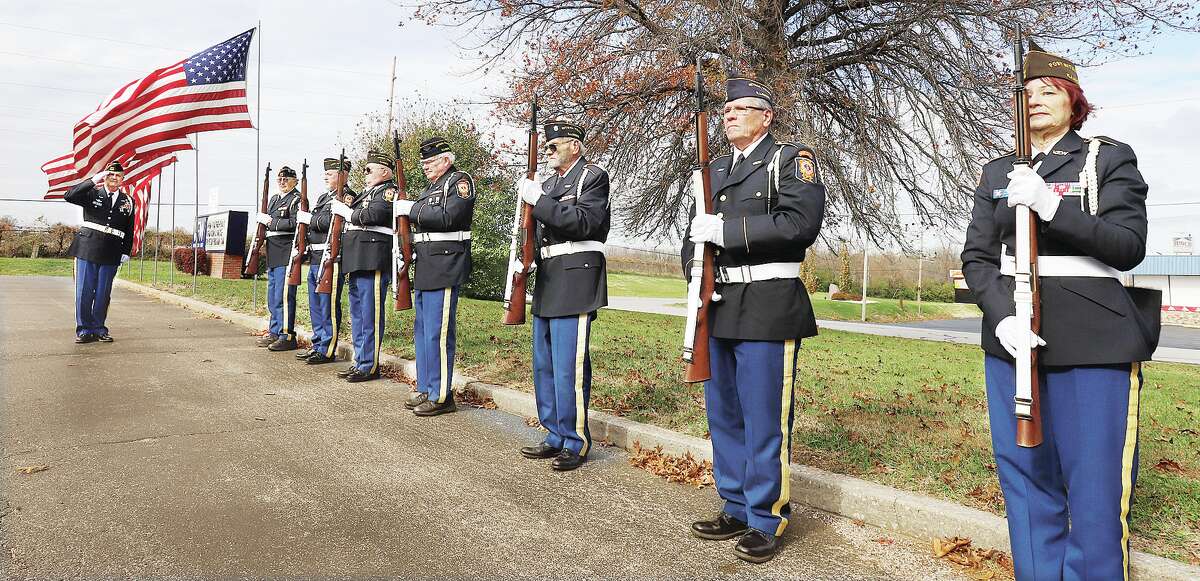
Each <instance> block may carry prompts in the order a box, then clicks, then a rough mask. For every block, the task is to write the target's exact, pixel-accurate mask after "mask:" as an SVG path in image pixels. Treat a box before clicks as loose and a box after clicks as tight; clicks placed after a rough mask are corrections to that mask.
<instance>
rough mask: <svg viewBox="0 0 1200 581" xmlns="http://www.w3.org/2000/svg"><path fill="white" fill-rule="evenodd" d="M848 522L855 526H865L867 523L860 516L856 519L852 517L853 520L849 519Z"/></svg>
mask: <svg viewBox="0 0 1200 581" xmlns="http://www.w3.org/2000/svg"><path fill="white" fill-rule="evenodd" d="M850 523H851V524H853V525H854V526H856V527H865V526H867V523H866V521H864V520H863V519H861V518H856V519H854V520H852V521H850Z"/></svg>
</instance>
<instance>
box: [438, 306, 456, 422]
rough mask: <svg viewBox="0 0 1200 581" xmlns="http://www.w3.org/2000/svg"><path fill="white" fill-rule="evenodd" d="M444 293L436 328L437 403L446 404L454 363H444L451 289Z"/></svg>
mask: <svg viewBox="0 0 1200 581" xmlns="http://www.w3.org/2000/svg"><path fill="white" fill-rule="evenodd" d="M445 291H446V292H445V294H444V295H443V296H442V324H441V326H440V327H438V328H439V329H440V331H439V333H438V349H439V351H440V353H441V357H440V359H438V361H441V369H439V370H438V374H439V375H440V376H441V378H442V381H441V385H440V386H439V387H438V389H439V391H438V400H437V402H438V403H445V402H446V395H447V393H448V392H449V383H450V370H451V369H454V362H453V361H446V339H447V338H448V337H449V332H450V331H449V329H448V326H449V325H450V293H451V292H452V289H449V288H447V289H445Z"/></svg>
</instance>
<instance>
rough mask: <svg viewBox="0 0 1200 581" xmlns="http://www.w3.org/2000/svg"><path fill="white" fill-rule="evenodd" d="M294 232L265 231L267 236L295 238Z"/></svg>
mask: <svg viewBox="0 0 1200 581" xmlns="http://www.w3.org/2000/svg"><path fill="white" fill-rule="evenodd" d="M295 235H296V231H295V230H293V231H291V232H288V231H287V230H267V236H295Z"/></svg>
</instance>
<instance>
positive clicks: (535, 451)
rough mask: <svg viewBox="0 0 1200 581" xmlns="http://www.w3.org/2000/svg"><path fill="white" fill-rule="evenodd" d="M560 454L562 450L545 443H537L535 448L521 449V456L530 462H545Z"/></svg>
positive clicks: (526, 447)
mask: <svg viewBox="0 0 1200 581" xmlns="http://www.w3.org/2000/svg"><path fill="white" fill-rule="evenodd" d="M561 452H562V448H555V447H553V446H550V445H549V444H547V443H545V442H538V444H537V445H536V446H525V447H524V448H521V455H522V456H524V457H526V458H529V459H530V460H545V459H546V458H553V457H555V456H557V455H559V453H561Z"/></svg>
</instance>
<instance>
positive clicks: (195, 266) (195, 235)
mask: <svg viewBox="0 0 1200 581" xmlns="http://www.w3.org/2000/svg"><path fill="white" fill-rule="evenodd" d="M192 135H195V136H196V203H195V204H194V205H193V206H192V208H193V210H192V296H196V271H198V270H199V267H200V249H199V248H198V247H197V246H196V243H197V242H199V241H200V229H199V226H198V225H199V223H200V134H199V133H193V134H192Z"/></svg>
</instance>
